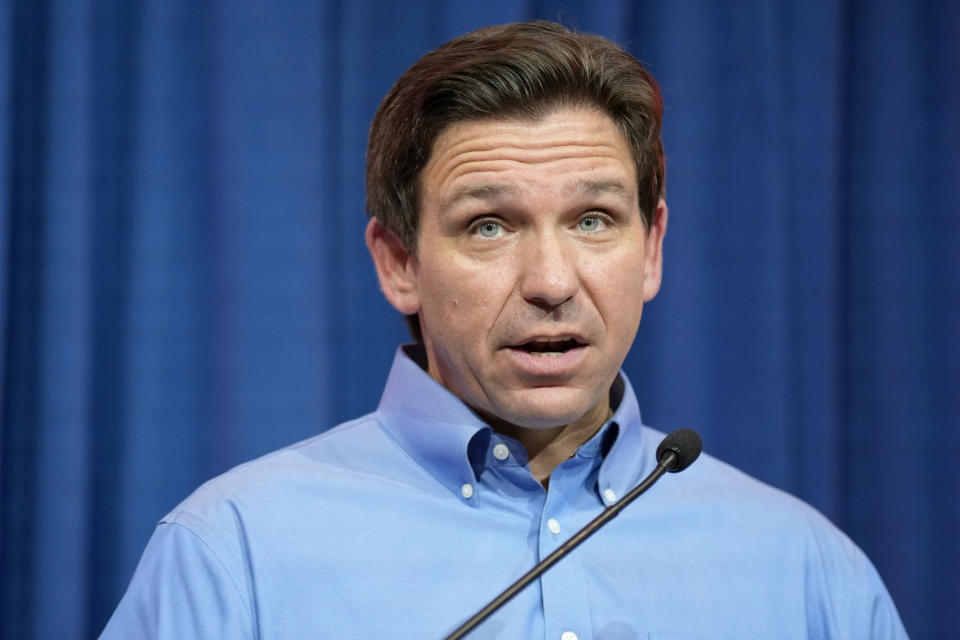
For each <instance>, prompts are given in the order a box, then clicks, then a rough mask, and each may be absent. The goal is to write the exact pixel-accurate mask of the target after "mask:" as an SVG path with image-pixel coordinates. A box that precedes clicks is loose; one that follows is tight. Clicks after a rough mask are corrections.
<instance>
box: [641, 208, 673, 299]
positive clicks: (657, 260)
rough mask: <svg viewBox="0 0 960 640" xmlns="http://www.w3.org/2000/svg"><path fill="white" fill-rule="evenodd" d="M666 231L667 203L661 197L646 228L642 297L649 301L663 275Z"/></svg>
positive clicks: (655, 293)
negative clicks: (648, 226) (651, 220)
mask: <svg viewBox="0 0 960 640" xmlns="http://www.w3.org/2000/svg"><path fill="white" fill-rule="evenodd" d="M666 233H667V203H666V201H665V200H664V199H663V198H660V202H659V203H657V210H656V211H655V212H654V215H653V222H652V223H651V224H650V228H649V229H647V238H646V241H645V242H646V261H645V264H644V274H643V298H644V302H649V301H650V300H651V299H653V297H654V296H655V295H657V292H658V291H659V290H660V281H661V279H662V276H663V236H664V235H666Z"/></svg>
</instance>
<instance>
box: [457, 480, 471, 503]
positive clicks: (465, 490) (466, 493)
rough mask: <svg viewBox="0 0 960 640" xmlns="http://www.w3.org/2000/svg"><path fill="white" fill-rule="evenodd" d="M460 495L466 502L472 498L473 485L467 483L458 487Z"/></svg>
mask: <svg viewBox="0 0 960 640" xmlns="http://www.w3.org/2000/svg"><path fill="white" fill-rule="evenodd" d="M460 495H462V496H463V497H464V498H466V499H467V500H469V499H470V498H471V497H473V485H472V484H470V483H469V482H466V483H464V485H463V486H462V487H460Z"/></svg>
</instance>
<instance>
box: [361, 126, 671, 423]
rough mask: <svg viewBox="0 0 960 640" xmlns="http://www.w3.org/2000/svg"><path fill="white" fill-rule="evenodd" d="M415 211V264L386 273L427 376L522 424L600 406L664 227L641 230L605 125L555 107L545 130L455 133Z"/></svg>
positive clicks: (628, 160)
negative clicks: (415, 327) (416, 332)
mask: <svg viewBox="0 0 960 640" xmlns="http://www.w3.org/2000/svg"><path fill="white" fill-rule="evenodd" d="M420 202H421V209H420V230H419V236H418V241H417V255H416V257H413V256H410V255H408V254H406V253H405V252H403V251H402V250H399V249H398V248H397V246H396V244H394V249H393V251H392V253H389V252H388V253H381V257H380V259H378V260H377V267H378V272H379V273H380V276H381V282H382V284H383V285H384V291H385V293H386V294H387V297H388V298H389V299H390V301H391V302H392V303H393V304H394V306H396V307H397V308H398V309H399V310H400V311H401V312H403V313H418V314H419V317H420V323H421V328H422V331H423V338H424V344H425V346H426V351H427V357H428V361H429V373H430V375H431V376H432V377H433V378H435V379H436V380H437V381H438V382H440V384H442V385H443V386H444V387H446V388H447V389H449V390H450V391H451V392H453V393H454V394H455V395H456V396H458V397H459V398H460V399H461V400H463V401H464V402H465V403H467V404H468V405H470V406H471V407H473V408H474V409H477V410H479V411H480V412H482V413H485V414H488V415H490V416H494V417H496V418H499V419H501V420H504V421H506V422H509V423H511V424H514V425H518V426H522V427H530V428H549V427H557V426H561V425H565V424H569V423H571V422H573V421H575V420H577V419H578V418H580V417H582V416H584V415H585V414H586V413H587V412H589V411H591V410H592V409H593V410H596V409H597V408H598V406H599V405H600V403H603V404H604V407H605V403H606V402H607V392H608V390H609V388H610V385H611V384H612V382H613V380H614V378H615V377H616V375H617V371H618V369H619V367H620V365H621V364H622V362H623V360H624V358H625V357H626V354H627V351H628V350H629V349H630V345H631V344H632V343H633V339H634V337H635V335H636V332H637V327H638V325H639V323H640V316H641V313H642V310H643V303H644V302H646V301H648V300H650V299H651V298H652V297H653V296H654V295H655V294H656V292H657V289H658V288H659V284H660V267H661V249H662V241H663V233H664V231H665V228H666V206H665V205H664V204H663V203H662V202H661V203H660V207H659V208H658V211H657V214H656V216H655V218H656V221H655V223H654V225H653V227H652V228H651V229H650V230H649V232H648V230H647V229H646V228H645V226H644V224H643V222H642V220H641V217H640V213H639V209H638V204H637V186H636V175H635V169H634V164H633V159H632V156H631V154H630V150H629V148H628V146H627V143H626V140H625V139H624V137H623V135H622V134H621V133H620V132H619V131H618V130H617V128H616V127H615V126H614V124H613V122H612V120H610V118H609V117H608V116H607V115H605V114H603V113H602V112H600V111H597V110H593V109H589V108H558V109H557V110H555V111H553V112H551V113H550V115H548V116H547V117H545V118H544V119H542V120H541V121H538V122H526V121H520V120H493V121H479V122H466V123H461V124H457V125H453V126H451V127H450V128H448V129H446V130H445V131H444V132H443V133H441V135H440V136H439V137H438V138H437V140H436V142H435V144H434V147H433V151H432V155H431V158H430V161H429V163H428V164H427V166H426V167H425V168H424V170H423V172H422V174H421V198H420ZM371 229H376V223H375V222H374V223H372V224H371ZM371 233H373V234H374V235H376V231H373V232H371V231H368V242H370V241H371V237H372V236H371ZM381 233H389V232H386V231H385V230H382V229H381ZM371 249H372V250H373V249H374V247H373V245H371ZM388 255H389V256H393V258H391V259H392V260H393V261H394V262H395V263H396V264H395V265H394V266H395V267H396V269H394V275H396V274H399V276H398V279H397V278H395V279H394V280H393V282H392V283H391V282H390V281H389V278H387V280H385V279H384V275H385V274H384V268H383V265H381V261H383V260H384V259H386V258H384V257H383V256H388ZM397 256H399V259H397ZM374 257H375V259H377V251H376V250H374ZM400 263H402V264H400ZM398 282H399V283H400V286H397V283H398Z"/></svg>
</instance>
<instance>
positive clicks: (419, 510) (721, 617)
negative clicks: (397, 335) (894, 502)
mask: <svg viewBox="0 0 960 640" xmlns="http://www.w3.org/2000/svg"><path fill="white" fill-rule="evenodd" d="M625 380H626V379H625V377H623V376H621V378H620V382H618V384H616V385H615V386H614V389H613V390H612V391H611V396H612V397H611V399H612V401H613V402H614V403H615V404H614V406H616V407H617V408H616V411H615V413H614V415H613V417H612V418H611V420H610V421H609V422H607V423H606V424H605V425H604V426H603V427H602V428H601V430H600V431H599V432H598V433H597V434H596V436H595V437H593V438H592V439H591V440H590V441H588V442H587V443H586V444H584V445H583V446H582V447H581V448H580V449H579V451H578V452H577V454H576V455H575V456H574V457H572V458H571V459H569V460H567V461H566V462H564V463H563V464H561V465H560V466H559V467H557V469H556V470H555V471H554V472H553V475H552V476H551V478H550V484H549V490H544V488H543V487H542V486H541V485H540V484H538V483H537V482H536V481H535V480H534V479H533V478H532V476H531V475H530V472H529V469H528V467H527V464H526V463H527V458H526V453H525V451H524V449H523V447H522V446H521V445H519V443H517V442H516V441H514V440H512V439H510V438H507V437H504V436H501V435H499V434H497V433H495V432H493V431H492V430H491V429H490V427H489V426H487V425H486V424H484V423H483V422H482V421H481V420H480V418H478V417H477V415H476V414H474V413H473V412H472V411H470V410H469V409H468V408H467V407H466V406H465V405H464V404H463V403H461V402H460V401H459V400H458V399H457V398H456V397H454V396H453V395H451V394H450V393H449V392H448V391H446V390H445V389H444V388H442V387H441V386H439V385H438V384H437V383H436V382H434V381H433V380H432V379H431V378H430V377H429V376H427V375H426V374H425V373H424V371H423V370H422V369H421V368H420V367H419V366H418V365H417V364H416V363H415V362H414V361H412V360H411V359H410V358H409V357H407V356H406V355H405V354H404V353H403V352H402V351H398V354H397V357H396V359H395V361H394V364H393V368H392V370H391V372H390V377H389V380H388V382H387V386H386V390H385V391H384V394H383V399H382V401H381V403H380V406H379V408H378V409H377V411H376V412H375V413H372V414H370V415H367V416H364V417H363V418H360V419H358V420H354V421H352V422H348V423H345V424H342V425H340V426H338V427H336V428H334V429H331V430H329V431H327V432H325V433H322V434H320V435H318V436H316V437H314V438H311V439H309V440H306V441H304V442H301V443H299V444H296V445H293V446H291V447H288V448H286V449H283V450H281V451H278V452H275V453H273V454H270V455H267V456H265V457H263V458H260V459H258V460H255V461H253V462H250V463H247V464H245V465H242V466H240V467H237V468H236V469H233V470H232V471H230V472H228V473H226V474H224V475H222V476H220V477H218V478H215V479H214V480H211V481H210V482H208V483H206V484H204V485H203V486H202V487H200V488H199V489H198V490H197V491H196V492H195V493H194V494H193V495H192V496H190V497H189V498H187V499H186V500H185V501H184V502H183V503H182V504H181V505H179V506H178V507H177V508H176V509H174V510H173V511H172V512H171V513H170V514H169V515H167V516H166V517H165V518H164V519H163V520H162V521H161V522H160V524H159V526H158V527H157V530H156V532H155V533H154V535H153V537H152V538H151V540H150V542H149V544H148V545H147V548H146V550H145V551H144V554H143V558H142V559H141V561H140V564H139V566H138V567H137V570H136V573H135V575H134V577H133V580H132V582H131V584H130V587H129V589H128V591H127V593H126V595H125V596H124V598H123V600H122V601H121V603H120V605H119V607H118V608H117V611H116V612H115V613H114V615H113V618H112V619H111V620H110V622H109V624H108V625H107V628H106V629H105V630H104V632H103V636H102V637H103V638H107V639H111V638H138V639H151V638H164V639H167V638H169V639H170V640H185V639H189V638H205V639H206V638H230V639H238V640H239V639H245V638H261V639H268V638H269V639H274V638H277V639H279V638H337V639H347V638H364V639H367V638H370V639H377V640H382V639H389V638H411V639H414V638H415V639H417V640H422V639H431V638H437V639H440V638H443V637H444V636H445V635H447V634H449V633H450V632H452V631H453V630H454V629H455V628H456V627H457V626H459V624H460V623H462V622H463V621H464V620H465V619H467V618H469V617H470V616H471V615H472V614H473V613H475V612H476V611H477V610H478V609H479V608H480V607H481V606H483V605H484V604H486V603H487V602H488V601H490V600H491V599H492V598H493V597H495V596H496V595H497V594H498V593H499V592H500V591H501V590H503V589H504V588H505V587H506V586H507V585H509V584H510V583H512V582H513V581H514V580H515V579H516V578H518V577H519V576H520V575H522V574H523V573H524V572H525V571H527V570H528V569H529V568H531V567H532V566H533V565H534V564H535V563H536V562H537V560H539V559H540V558H543V557H545V556H546V555H547V554H549V553H550V552H551V551H553V550H554V549H556V548H557V547H558V546H559V545H560V544H562V543H563V542H564V541H565V540H566V539H567V538H568V537H569V536H571V535H572V534H573V533H575V532H576V531H577V530H579V529H580V528H581V527H583V526H584V525H585V524H586V523H587V522H589V521H590V520H591V519H592V518H594V517H595V516H596V515H598V514H599V513H600V512H601V511H602V510H603V509H604V508H605V507H606V506H607V505H609V504H611V503H612V502H614V501H616V500H617V499H618V498H619V497H620V496H622V495H624V494H625V493H626V492H627V491H628V490H629V489H630V488H631V487H633V486H634V485H635V484H636V483H637V482H638V481H639V480H640V479H641V478H643V477H644V476H645V475H646V474H647V473H649V472H650V471H651V470H652V469H653V468H654V466H655V459H654V456H655V450H656V447H657V444H658V443H659V442H660V440H661V438H662V434H661V433H658V432H657V431H654V430H652V429H649V428H647V427H644V426H642V425H641V422H640V412H639V409H638V407H637V402H636V398H635V397H634V394H633V391H632V389H631V388H630V386H629V384H628V383H626V382H625ZM470 637H471V638H478V639H479V638H483V639H488V638H489V639H522V640H530V639H538V640H539V639H546V640H600V639H603V640H628V639H629V640H633V639H641V638H642V639H653V638H659V639H664V640H666V639H670V638H674V639H682V638H685V639H688V640H690V639H694V638H731V639H733V638H736V639H742V638H855V639H859V638H870V639H878V638H880V639H882V638H905V637H906V633H905V631H904V629H903V627H902V624H901V622H900V619H899V617H898V615H897V612H896V609H895V608H894V606H893V603H892V602H891V600H890V596H889V595H888V593H887V591H886V589H885V588H884V586H883V584H882V582H881V580H880V578H879V577H878V575H877V573H876V571H875V570H874V568H873V566H872V565H871V564H870V562H869V560H867V558H866V557H865V556H864V554H863V553H862V552H861V551H860V550H859V549H858V548H857V547H856V546H855V545H854V544H853V543H852V542H851V541H850V540H849V539H847V538H846V536H844V535H843V534H842V533H841V532H840V531H839V530H837V529H836V528H835V527H834V526H833V525H831V524H830V523H829V522H828V521H827V520H826V519H825V518H823V517H822V516H821V515H820V514H818V513H817V512H816V511H814V510H813V509H812V508H810V507H808V506H807V505H805V504H803V503H802V502H800V501H798V500H796V499H794V498H792V497H790V496H788V495H787V494H784V493H782V492H780V491H778V490H776V489H773V488H771V487H768V486H766V485H764V484H762V483H760V482H758V481H756V480H754V479H752V478H750V477H748V476H746V475H744V474H743V473H741V472H739V471H737V470H735V469H733V468H731V467H729V466H727V465H725V464H723V463H722V462H719V461H717V460H716V459H714V458H711V457H710V456H708V455H703V456H701V458H700V459H699V460H698V461H697V462H695V463H694V464H693V466H691V467H690V468H689V469H687V470H686V471H684V472H682V473H679V474H675V475H674V474H670V475H668V476H666V477H664V478H663V479H661V481H660V482H659V483H658V484H657V485H655V486H654V487H653V489H651V490H650V491H649V492H648V493H646V494H645V495H644V496H642V497H641V498H640V499H639V500H637V501H636V502H635V503H633V504H632V505H630V507H628V508H627V509H625V510H624V512H623V513H621V514H620V515H619V516H618V517H617V518H615V519H614V520H612V521H611V522H610V523H609V524H608V526H607V527H606V528H604V529H603V530H601V531H600V532H599V533H597V534H596V535H594V536H593V537H592V538H590V539H588V540H587V541H586V542H585V543H583V544H582V545H581V546H580V547H578V548H577V549H576V550H575V551H574V552H573V553H572V554H571V555H570V556H569V557H567V558H566V559H564V560H563V561H561V562H560V563H559V564H558V565H556V566H555V567H553V568H552V569H551V570H549V571H548V572H547V573H546V574H544V575H543V576H542V577H541V578H540V579H539V580H538V581H536V582H535V583H533V584H531V585H530V586H529V587H528V588H527V589H526V590H525V591H523V592H522V593H521V594H520V595H518V596H517V597H516V598H514V599H513V600H512V601H511V602H509V603H508V604H507V605H506V606H505V607H504V608H503V609H501V610H500V611H499V612H498V613H496V614H494V615H493V616H492V617H491V618H489V619H487V621H486V622H485V623H483V624H482V625H481V626H480V627H479V628H478V629H477V630H476V631H475V632H474V633H473V634H471V636H470Z"/></svg>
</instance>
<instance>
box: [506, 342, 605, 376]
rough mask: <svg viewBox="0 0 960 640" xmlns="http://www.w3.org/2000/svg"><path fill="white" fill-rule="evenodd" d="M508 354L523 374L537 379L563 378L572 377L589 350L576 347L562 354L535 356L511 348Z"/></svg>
mask: <svg viewBox="0 0 960 640" xmlns="http://www.w3.org/2000/svg"><path fill="white" fill-rule="evenodd" d="M507 352H508V353H509V354H510V355H511V357H512V358H513V361H514V362H515V363H516V364H517V365H518V366H519V368H520V370H521V372H523V373H525V374H527V375H533V376H537V377H562V376H567V375H570V374H572V373H573V372H574V369H575V368H576V366H577V365H578V364H580V361H581V360H582V359H583V357H584V356H585V355H586V352H587V348H586V347H585V346H583V347H574V348H573V349H568V350H567V351H564V352H562V353H556V352H555V353H549V354H543V355H540V354H534V353H531V352H529V351H525V350H523V349H514V348H509V349H507Z"/></svg>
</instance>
